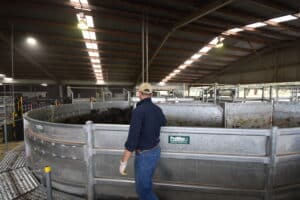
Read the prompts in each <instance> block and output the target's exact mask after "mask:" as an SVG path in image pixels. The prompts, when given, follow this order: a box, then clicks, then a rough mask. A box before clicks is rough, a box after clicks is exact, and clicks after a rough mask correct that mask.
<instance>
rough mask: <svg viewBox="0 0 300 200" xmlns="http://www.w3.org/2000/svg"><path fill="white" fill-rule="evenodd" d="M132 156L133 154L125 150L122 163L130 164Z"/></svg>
mask: <svg viewBox="0 0 300 200" xmlns="http://www.w3.org/2000/svg"><path fill="white" fill-rule="evenodd" d="M131 155H132V152H131V151H128V150H127V149H125V150H124V153H123V156H122V159H121V162H128V160H129V158H130V157H131Z"/></svg>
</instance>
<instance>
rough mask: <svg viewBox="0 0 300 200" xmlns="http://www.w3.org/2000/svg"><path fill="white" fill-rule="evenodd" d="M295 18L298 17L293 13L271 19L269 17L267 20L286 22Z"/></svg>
mask: <svg viewBox="0 0 300 200" xmlns="http://www.w3.org/2000/svg"><path fill="white" fill-rule="evenodd" d="M295 19H298V18H297V17H295V16H293V15H285V16H282V17H276V18H273V19H269V20H268V21H270V22H275V23H281V22H287V21H291V20H295Z"/></svg>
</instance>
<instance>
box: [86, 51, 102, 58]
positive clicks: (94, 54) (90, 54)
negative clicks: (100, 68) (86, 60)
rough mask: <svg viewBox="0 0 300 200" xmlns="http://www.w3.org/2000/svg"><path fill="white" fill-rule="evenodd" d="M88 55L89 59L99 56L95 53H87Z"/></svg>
mask: <svg viewBox="0 0 300 200" xmlns="http://www.w3.org/2000/svg"><path fill="white" fill-rule="evenodd" d="M88 54H89V56H90V57H99V54H98V53H97V52H91V51H89V52H88Z"/></svg>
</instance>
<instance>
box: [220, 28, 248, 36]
mask: <svg viewBox="0 0 300 200" xmlns="http://www.w3.org/2000/svg"><path fill="white" fill-rule="evenodd" d="M243 30H244V29H242V28H232V29H229V30H227V31H225V32H223V34H224V35H235V34H237V33H238V32H241V31H243Z"/></svg>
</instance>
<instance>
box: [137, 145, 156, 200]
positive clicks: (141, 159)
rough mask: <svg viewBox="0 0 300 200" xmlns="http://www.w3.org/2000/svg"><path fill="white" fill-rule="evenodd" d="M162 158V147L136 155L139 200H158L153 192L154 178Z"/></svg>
mask: <svg viewBox="0 0 300 200" xmlns="http://www.w3.org/2000/svg"><path fill="white" fill-rule="evenodd" d="M159 158H160V147H159V146H158V147H155V148H154V149H151V150H146V151H142V152H140V153H136V157H135V161H134V169H135V188H136V192H137V194H138V196H139V200H158V198H157V196H156V195H155V194H154V192H153V190H152V178H153V175H154V172H155V168H156V166H157V163H158V161H159Z"/></svg>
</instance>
